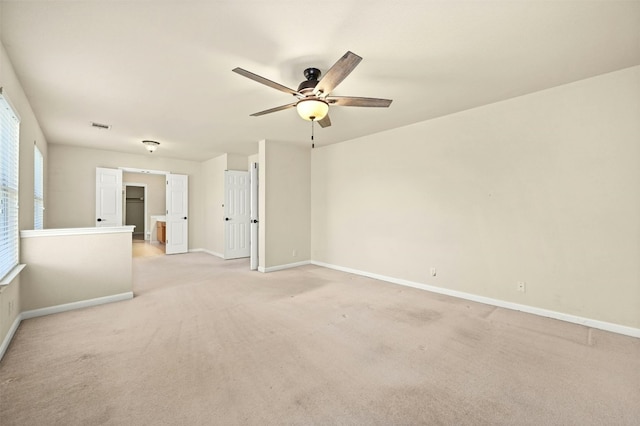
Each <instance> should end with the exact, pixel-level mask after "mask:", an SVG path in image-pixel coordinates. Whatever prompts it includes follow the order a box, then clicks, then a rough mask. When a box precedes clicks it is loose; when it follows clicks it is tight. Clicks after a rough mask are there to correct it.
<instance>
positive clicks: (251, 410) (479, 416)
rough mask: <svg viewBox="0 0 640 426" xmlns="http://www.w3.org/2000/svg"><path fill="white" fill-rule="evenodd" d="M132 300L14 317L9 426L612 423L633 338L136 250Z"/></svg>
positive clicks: (358, 285)
mask: <svg viewBox="0 0 640 426" xmlns="http://www.w3.org/2000/svg"><path fill="white" fill-rule="evenodd" d="M134 280H135V289H134V290H135V294H136V297H135V298H134V299H133V300H130V301H126V302H119V303H113V304H110V305H103V306H98V307H93V308H88V309H83V310H78V311H73V312H67V313H63V314H57V315H51V316H48V317H42V318H36V319H31V320H27V321H24V322H23V323H22V325H21V326H20V328H19V330H18V332H17V333H16V336H15V338H14V341H13V342H12V344H11V346H10V347H9V350H8V351H7V353H6V355H5V357H4V359H3V360H2V363H1V364H0V424H2V425H3V426H9V425H100V424H108V425H211V424H216V425H245V424H246V425H280V424H286V425H292V424H295V425H413V424H435V425H437V424H445V425H453V424H455V425H460V424H462V425H465V424H466V425H482V424H504V425H514V424H529V425H542V424H545V425H548V424H558V425H560V424H561V425H605V424H607V425H614V424H615V425H622V424H628V425H631V424H636V425H637V424H638V422H639V421H640V340H639V339H634V338H630V337H624V336H620V335H615V334H611V333H606V332H601V331H597V330H589V329H587V328H585V327H582V326H578V325H573V324H568V323H563V322H560V321H555V320H551V319H545V318H539V317H535V316H532V315H528V314H523V313H518V312H513V311H508V310H504V309H497V308H494V307H491V306H487V305H482V304H478V303H472V302H467V301H463V300H457V299H454V298H450V297H446V296H441V295H436V294H431V293H428V292H425V291H421V290H417V289H412V288H405V287H401V286H397V285H393V284H389V283H384V282H380V281H375V280H371V279H367V278H363V277H358V276H354V275H350V274H345V273H341V272H337V271H333V270H328V269H324V268H320V267H315V266H305V267H301V268H297V269H293V270H287V271H281V272H274V273H270V274H261V273H257V272H249V271H248V263H247V261H246V260H239V261H223V260H220V259H218V258H215V257H212V256H209V255H207V254H202V253H191V254H186V255H174V256H157V257H139V258H136V259H134Z"/></svg>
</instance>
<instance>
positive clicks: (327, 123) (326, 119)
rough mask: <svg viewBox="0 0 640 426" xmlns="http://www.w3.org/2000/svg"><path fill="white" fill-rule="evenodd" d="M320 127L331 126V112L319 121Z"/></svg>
mask: <svg viewBox="0 0 640 426" xmlns="http://www.w3.org/2000/svg"><path fill="white" fill-rule="evenodd" d="M318 124H319V125H320V127H329V126H331V119H330V118H329V114H327V115H325V116H324V118H323V119H322V120H320V121H318Z"/></svg>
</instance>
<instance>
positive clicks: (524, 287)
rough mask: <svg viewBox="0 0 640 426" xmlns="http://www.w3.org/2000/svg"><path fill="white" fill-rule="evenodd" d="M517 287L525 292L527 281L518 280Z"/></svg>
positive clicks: (521, 291)
mask: <svg viewBox="0 0 640 426" xmlns="http://www.w3.org/2000/svg"><path fill="white" fill-rule="evenodd" d="M517 289H518V291H519V292H520V293H525V292H526V291H527V283H525V282H524V281H518V287H517Z"/></svg>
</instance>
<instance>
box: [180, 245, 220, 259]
mask: <svg viewBox="0 0 640 426" xmlns="http://www.w3.org/2000/svg"><path fill="white" fill-rule="evenodd" d="M189 253H207V254H210V255H211V256H216V257H219V258H221V259H224V256H223V255H222V254H221V253H216V252H215V251H211V250H207V249H202V248H197V249H189Z"/></svg>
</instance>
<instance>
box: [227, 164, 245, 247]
mask: <svg viewBox="0 0 640 426" xmlns="http://www.w3.org/2000/svg"><path fill="white" fill-rule="evenodd" d="M224 214H225V216H224V221H225V222H224V258H225V259H237V258H239V257H249V256H250V254H251V247H250V229H249V228H250V227H249V223H250V221H251V214H250V185H249V172H241V171H237V170H226V171H225V172H224Z"/></svg>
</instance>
